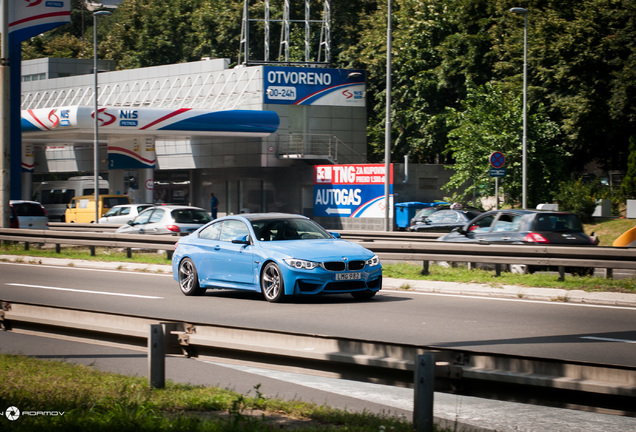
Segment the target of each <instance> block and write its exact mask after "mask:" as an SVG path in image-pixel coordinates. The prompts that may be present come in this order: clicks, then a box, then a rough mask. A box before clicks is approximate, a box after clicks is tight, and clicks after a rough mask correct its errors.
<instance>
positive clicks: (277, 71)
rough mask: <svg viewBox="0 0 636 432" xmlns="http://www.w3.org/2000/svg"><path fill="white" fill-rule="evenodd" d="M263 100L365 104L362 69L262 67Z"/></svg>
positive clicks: (291, 102) (294, 103) (280, 102)
mask: <svg viewBox="0 0 636 432" xmlns="http://www.w3.org/2000/svg"><path fill="white" fill-rule="evenodd" d="M263 74H264V76H263V81H264V82H263V85H264V87H265V88H264V92H263V94H264V103H266V104H286V105H330V106H365V103H366V102H365V96H366V95H365V93H366V86H365V74H364V71H362V70H348V69H347V70H345V69H321V68H297V67H294V68H291V67H281V66H265V67H264V68H263Z"/></svg>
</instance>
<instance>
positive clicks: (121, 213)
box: [119, 207, 130, 216]
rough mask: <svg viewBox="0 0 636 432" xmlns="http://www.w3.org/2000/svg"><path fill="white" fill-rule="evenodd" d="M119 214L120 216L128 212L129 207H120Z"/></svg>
mask: <svg viewBox="0 0 636 432" xmlns="http://www.w3.org/2000/svg"><path fill="white" fill-rule="evenodd" d="M119 214H120V215H122V216H123V215H127V214H130V207H121V208H120V209H119Z"/></svg>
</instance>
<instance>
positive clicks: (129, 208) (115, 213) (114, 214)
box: [99, 204, 153, 224]
mask: <svg viewBox="0 0 636 432" xmlns="http://www.w3.org/2000/svg"><path fill="white" fill-rule="evenodd" d="M152 206H153V205H152V204H121V205H116V206H115V207H113V208H111V209H110V210H108V212H107V213H105V214H104V216H102V217H100V218H99V223H112V224H125V223H127V222H128V221H129V220H133V219H134V218H135V217H136V216H137V215H138V214H139V213H141V212H142V211H144V210H146V209H147V208H150V207H152Z"/></svg>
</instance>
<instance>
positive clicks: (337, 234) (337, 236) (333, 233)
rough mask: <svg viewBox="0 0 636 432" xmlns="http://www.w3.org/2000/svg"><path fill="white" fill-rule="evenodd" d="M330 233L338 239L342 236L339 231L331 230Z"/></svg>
mask: <svg viewBox="0 0 636 432" xmlns="http://www.w3.org/2000/svg"><path fill="white" fill-rule="evenodd" d="M329 234H331V236H332V237H333V238H337V239H339V238H340V234H339V233H337V232H331V231H329Z"/></svg>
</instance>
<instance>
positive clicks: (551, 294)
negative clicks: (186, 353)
mask: <svg viewBox="0 0 636 432" xmlns="http://www.w3.org/2000/svg"><path fill="white" fill-rule="evenodd" d="M0 260H2V261H5V262H22V263H34V264H44V265H53V266H63V267H69V266H73V267H82V268H103V269H110V270H124V271H143V272H147V273H166V274H171V273H172V267H171V266H170V265H169V264H141V263H130V262H104V261H89V260H75V259H66V258H42V257H24V256H18V255H0ZM383 289H385V290H402V291H409V290H412V291H417V292H425V293H436V294H448V295H466V296H483V297H499V298H510V299H520V300H521V299H523V300H534V301H560V302H568V303H586V304H599V305H608V306H623V307H636V294H631V293H612V292H586V291H582V290H564V289H558V288H532V287H522V286H516V285H497V286H493V285H490V284H477V283H459V282H442V281H431V280H412V279H393V278H384V280H383Z"/></svg>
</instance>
